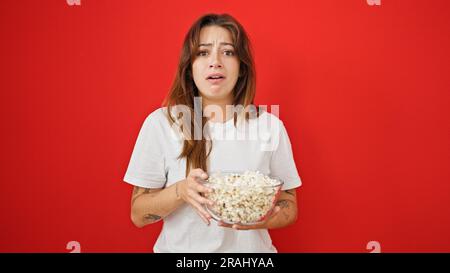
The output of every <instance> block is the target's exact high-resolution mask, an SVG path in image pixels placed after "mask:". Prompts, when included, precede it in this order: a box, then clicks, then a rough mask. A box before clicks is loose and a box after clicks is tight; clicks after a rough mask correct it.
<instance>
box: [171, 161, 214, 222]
mask: <svg viewBox="0 0 450 273" xmlns="http://www.w3.org/2000/svg"><path fill="white" fill-rule="evenodd" d="M207 178H208V174H207V173H206V172H205V171H203V170H202V169H194V170H191V171H190V172H189V175H188V176H187V177H186V179H184V180H182V181H180V182H179V183H180V185H179V194H180V197H181V198H182V199H183V200H184V201H185V202H187V203H188V204H190V205H191V206H192V207H194V209H195V210H196V211H197V213H198V215H200V217H201V218H202V219H203V221H205V223H206V224H207V225H209V223H210V220H211V215H210V214H209V213H208V212H207V211H206V210H205V209H204V207H203V206H202V205H206V204H210V205H213V204H214V203H213V202H212V201H211V200H208V199H206V198H205V197H203V196H201V195H200V193H209V192H212V189H210V188H208V187H206V186H205V185H203V184H202V183H201V181H202V180H205V179H207Z"/></svg>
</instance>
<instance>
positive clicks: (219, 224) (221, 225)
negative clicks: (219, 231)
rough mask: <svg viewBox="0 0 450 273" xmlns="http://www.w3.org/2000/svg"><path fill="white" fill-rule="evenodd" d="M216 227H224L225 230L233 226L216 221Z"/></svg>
mask: <svg viewBox="0 0 450 273" xmlns="http://www.w3.org/2000/svg"><path fill="white" fill-rule="evenodd" d="M217 225H218V226H220V227H226V228H232V226H233V225H230V224H225V223H224V222H222V221H218V222H217Z"/></svg>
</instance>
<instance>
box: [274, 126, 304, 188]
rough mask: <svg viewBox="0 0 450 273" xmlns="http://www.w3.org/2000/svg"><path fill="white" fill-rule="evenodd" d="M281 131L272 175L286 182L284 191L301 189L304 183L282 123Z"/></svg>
mask: <svg viewBox="0 0 450 273" xmlns="http://www.w3.org/2000/svg"><path fill="white" fill-rule="evenodd" d="M279 129H280V130H279V138H278V145H277V146H276V149H275V150H274V151H273V152H272V156H271V160H270V173H271V175H272V176H275V177H278V178H280V179H281V180H282V181H284V185H283V187H282V190H289V189H293V188H297V187H300V186H301V185H302V181H301V179H300V176H299V175H298V171H297V167H296V165H295V161H294V156H293V153H292V147H291V142H290V140H289V136H288V134H287V131H286V128H285V127H284V124H283V123H282V122H281V121H280V127H279Z"/></svg>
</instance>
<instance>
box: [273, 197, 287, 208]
mask: <svg viewBox="0 0 450 273" xmlns="http://www.w3.org/2000/svg"><path fill="white" fill-rule="evenodd" d="M276 205H277V206H279V207H280V208H281V209H282V208H287V207H289V201H288V200H285V199H282V200H278V202H277V204H276Z"/></svg>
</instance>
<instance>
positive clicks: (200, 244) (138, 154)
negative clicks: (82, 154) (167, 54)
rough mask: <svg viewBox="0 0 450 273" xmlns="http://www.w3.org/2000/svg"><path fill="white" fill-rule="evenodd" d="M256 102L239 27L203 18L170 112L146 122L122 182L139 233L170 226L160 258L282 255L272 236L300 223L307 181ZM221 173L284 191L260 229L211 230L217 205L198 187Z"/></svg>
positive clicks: (187, 48) (228, 20) (276, 125)
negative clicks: (276, 182)
mask: <svg viewBox="0 0 450 273" xmlns="http://www.w3.org/2000/svg"><path fill="white" fill-rule="evenodd" d="M254 96H255V71H254V63H253V58H252V54H251V50H250V43H249V40H248V37H247V34H246V33H245V31H244V29H243V28H242V26H241V25H240V24H239V23H238V22H237V21H236V20H235V19H234V18H233V17H231V16H230V15H227V14H222V15H216V14H208V15H205V16H203V17H201V18H199V19H198V20H197V21H196V22H195V23H194V24H193V25H192V27H191V28H190V30H189V32H188V33H187V35H186V37H185V40H184V44H183V48H182V54H181V57H180V63H179V67H178V71H177V75H176V78H175V80H174V83H173V86H172V88H171V91H170V93H169V95H168V97H167V99H166V101H165V103H164V106H165V107H162V108H160V109H157V110H156V111H154V112H152V113H151V114H150V115H149V116H148V117H147V119H146V120H145V122H144V124H143V126H142V128H141V131H140V133H139V136H138V139H137V141H136V145H135V147H134V150H133V154H132V156H131V160H130V164H129V166H128V169H127V172H126V174H125V177H124V181H125V182H127V183H130V184H132V185H134V190H133V194H132V201H131V219H132V221H133V223H134V224H135V225H136V226H138V227H143V226H145V225H148V224H151V223H155V222H157V221H159V220H161V219H163V220H164V225H163V228H162V231H161V234H160V235H159V238H158V240H157V242H156V244H155V246H154V251H155V252H276V251H277V250H276V248H275V247H274V246H273V245H272V241H271V238H270V235H269V233H268V229H273V228H281V227H284V226H287V225H290V224H292V223H294V222H295V221H296V219H297V201H296V192H295V188H297V187H299V186H300V185H301V180H300V177H299V175H298V172H297V169H296V166H295V162H294V159H293V155H292V150H291V144H290V141H289V137H288V135H287V132H286V129H285V127H284V125H283V123H282V122H281V121H280V120H279V119H278V118H277V117H276V116H275V115H273V114H270V113H268V112H266V111H256V110H255V108H256V107H254V105H253V99H254ZM244 129H245V130H244ZM243 132H244V133H243ZM255 132H256V134H255ZM224 133H225V134H224ZM255 135H257V136H256V137H254V136H255ZM220 136H222V137H220ZM230 136H231V137H230ZM236 136H237V138H236ZM252 136H253V137H252ZM261 136H263V137H261ZM224 170H233V171H246V170H253V171H260V172H262V173H264V174H267V175H273V176H276V177H279V178H280V179H281V180H283V181H284V185H283V188H282V192H281V194H280V197H279V199H278V202H277V206H276V207H275V209H274V210H273V212H272V214H271V215H270V217H267V218H266V220H265V222H264V223H261V224H258V225H253V226H240V225H228V224H224V223H222V222H217V223H212V224H211V215H210V214H209V213H208V212H207V211H206V210H205V209H204V205H205V204H207V203H208V202H211V201H209V200H208V199H205V198H204V197H203V196H202V194H203V193H207V192H210V191H211V189H210V188H208V187H206V186H205V185H203V184H202V181H203V180H204V179H206V178H208V172H215V171H224ZM202 220H203V221H202Z"/></svg>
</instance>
